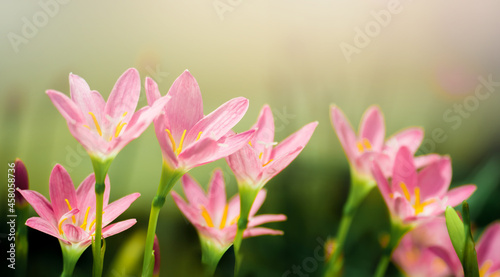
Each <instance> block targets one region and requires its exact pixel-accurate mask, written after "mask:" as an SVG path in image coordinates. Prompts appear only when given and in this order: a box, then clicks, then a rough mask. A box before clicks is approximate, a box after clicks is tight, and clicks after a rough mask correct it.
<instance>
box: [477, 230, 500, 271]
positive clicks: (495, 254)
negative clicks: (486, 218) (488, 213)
mask: <svg viewBox="0 0 500 277" xmlns="http://www.w3.org/2000/svg"><path fill="white" fill-rule="evenodd" d="M476 252H477V261H478V265H479V274H480V276H481V277H499V276H500V223H499V222H496V223H493V224H491V225H490V226H489V227H488V228H487V229H486V230H485V231H484V232H483V234H482V235H481V237H480V238H479V241H478V243H477V244H476Z"/></svg>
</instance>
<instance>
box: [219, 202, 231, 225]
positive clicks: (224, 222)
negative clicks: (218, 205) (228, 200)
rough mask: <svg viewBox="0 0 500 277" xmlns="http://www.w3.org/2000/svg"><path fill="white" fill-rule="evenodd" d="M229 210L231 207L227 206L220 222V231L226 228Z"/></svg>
mask: <svg viewBox="0 0 500 277" xmlns="http://www.w3.org/2000/svg"><path fill="white" fill-rule="evenodd" d="M228 209H229V205H227V204H226V206H225V207H224V213H223V214H222V219H221V220H220V226H219V229H221V230H222V229H224V227H226V220H227V210H228Z"/></svg>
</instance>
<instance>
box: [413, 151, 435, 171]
mask: <svg viewBox="0 0 500 277" xmlns="http://www.w3.org/2000/svg"><path fill="white" fill-rule="evenodd" d="M441 158H442V156H440V155H438V154H428V155H422V156H417V157H414V158H413V161H414V163H415V167H416V168H422V167H426V166H428V165H430V164H431V163H434V162H437V161H438V160H440V159H441Z"/></svg>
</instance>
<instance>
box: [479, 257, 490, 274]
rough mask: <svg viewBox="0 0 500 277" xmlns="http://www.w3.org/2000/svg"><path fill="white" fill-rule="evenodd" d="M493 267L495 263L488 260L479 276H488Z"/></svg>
mask: <svg viewBox="0 0 500 277" xmlns="http://www.w3.org/2000/svg"><path fill="white" fill-rule="evenodd" d="M492 265H493V262H492V261H490V260H487V261H486V262H484V263H483V264H482V265H481V268H480V269H479V276H480V277H484V276H486V273H487V272H488V270H490V267H491V266H492Z"/></svg>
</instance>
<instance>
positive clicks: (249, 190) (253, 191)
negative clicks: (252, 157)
mask: <svg viewBox="0 0 500 277" xmlns="http://www.w3.org/2000/svg"><path fill="white" fill-rule="evenodd" d="M238 189H239V194H240V218H239V219H238V226H237V227H238V228H237V230H236V235H235V237H234V243H233V245H234V256H235V262H236V264H235V267H234V276H238V272H239V270H240V266H241V262H242V259H243V256H242V255H241V252H240V248H241V243H242V241H243V234H244V233H245V230H246V229H247V225H248V216H249V215H250V209H251V208H252V205H253V202H254V201H255V197H257V194H258V193H259V191H260V186H256V187H254V186H251V185H246V184H242V185H239V186H238Z"/></svg>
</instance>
